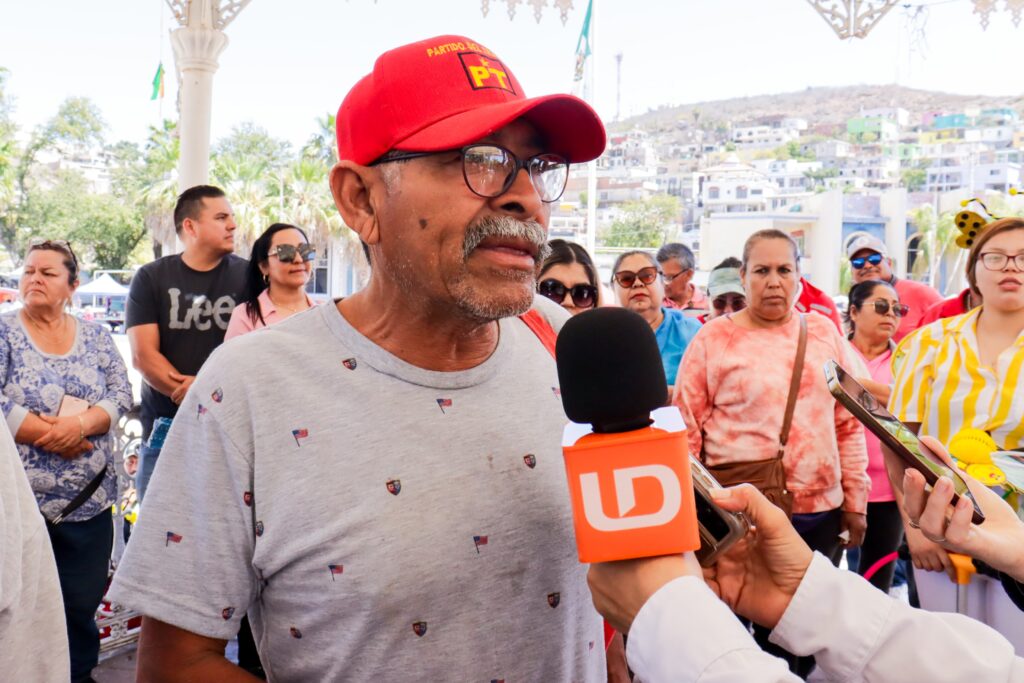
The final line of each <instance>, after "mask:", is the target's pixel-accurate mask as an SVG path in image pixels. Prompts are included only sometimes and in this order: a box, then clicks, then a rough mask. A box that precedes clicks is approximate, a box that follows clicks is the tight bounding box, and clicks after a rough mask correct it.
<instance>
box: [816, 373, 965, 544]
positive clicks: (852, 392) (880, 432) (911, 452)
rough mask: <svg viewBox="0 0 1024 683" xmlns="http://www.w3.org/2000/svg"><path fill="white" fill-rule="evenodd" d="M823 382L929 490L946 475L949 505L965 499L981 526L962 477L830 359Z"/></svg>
mask: <svg viewBox="0 0 1024 683" xmlns="http://www.w3.org/2000/svg"><path fill="white" fill-rule="evenodd" d="M825 379H826V380H827V381H828V389H829V391H831V392H832V395H833V396H835V397H836V400H837V401H839V402H840V403H841V404H842V405H843V407H844V408H846V409H847V410H849V411H850V412H851V413H853V416H854V417H855V418H857V419H858V420H859V421H860V422H861V424H863V425H864V426H865V427H867V428H868V429H869V430H871V433H872V434H874V435H875V436H877V437H878V439H879V441H881V442H882V443H883V444H885V445H886V446H887V447H888V448H889V450H891V451H892V452H893V453H895V454H896V455H898V456H899V458H900V459H901V460H902V461H903V462H904V463H905V464H906V465H907V467H913V468H914V469H915V470H917V471H918V472H920V473H921V474H923V475H924V479H925V481H926V482H927V483H928V486H929V487H931V486H933V485H934V484H935V482H936V481H938V480H939V477H941V476H942V475H946V476H947V477H949V478H950V479H951V480H952V481H953V490H954V493H953V501H952V504H953V505H956V503H957V502H958V501H959V500H960V498H961V497H964V496H966V497H967V499H968V500H970V501H971V504H972V505H973V506H974V516H973V520H974V523H975V524H981V523H982V522H984V521H985V514H984V513H983V512H982V511H981V508H980V507H978V501H976V500H974V496H972V495H971V491H970V489H968V488H967V483H966V482H965V481H964V480H963V477H961V476H960V474H959V473H957V471H956V470H954V469H951V468H950V467H949V466H948V465H946V463H944V462H942V460H940V459H939V457H938V456H937V455H935V454H934V453H932V452H931V451H930V450H928V447H927V446H925V445H924V444H923V443H921V441H920V439H918V438H917V435H916V434H914V432H912V431H910V429H909V428H908V427H907V426H906V425H905V424H903V423H902V422H900V421H899V420H897V419H896V418H895V417H893V415H892V413H890V412H889V411H888V410H886V409H885V406H883V405H882V404H881V403H879V402H878V400H877V399H876V398H875V397H874V395H873V394H872V393H871V392H870V391H868V390H867V389H865V388H864V387H862V386H861V385H860V382H858V381H857V380H855V379H854V378H853V377H851V376H850V375H849V373H847V372H846V371H845V370H843V368H841V367H840V366H839V364H838V363H836V362H835V361H834V360H830V361H828V362H826V363H825Z"/></svg>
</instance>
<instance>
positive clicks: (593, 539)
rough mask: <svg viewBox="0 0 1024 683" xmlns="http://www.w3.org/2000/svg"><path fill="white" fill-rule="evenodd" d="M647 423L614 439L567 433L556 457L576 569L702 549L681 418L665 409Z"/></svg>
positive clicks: (569, 429) (573, 427)
mask: <svg viewBox="0 0 1024 683" xmlns="http://www.w3.org/2000/svg"><path fill="white" fill-rule="evenodd" d="M651 417H652V418H653V424H652V425H651V426H649V427H645V428H642V429H637V430H630V431H627V432H620V433H615V434H608V433H604V434H595V433H593V432H592V430H591V428H590V425H583V424H577V423H569V425H567V426H566V429H565V433H564V435H563V441H562V452H563V454H564V456H565V469H566V475H567V479H568V482H569V494H570V497H571V499H572V508H573V523H574V526H575V529H576V547H577V549H578V551H579V558H580V561H581V562H607V561H610V560H623V559H629V558H634V557H652V556H655V555H668V554H671V553H681V552H685V551H687V550H696V549H697V548H699V547H700V534H699V529H698V526H697V519H696V509H695V506H694V493H693V481H692V480H691V478H690V465H689V454H688V450H687V440H686V427H685V425H684V423H683V420H682V416H681V415H680V414H679V410H678V409H677V408H674V407H668V408H662V409H660V410H656V411H654V412H653V413H651ZM634 463H635V464H634Z"/></svg>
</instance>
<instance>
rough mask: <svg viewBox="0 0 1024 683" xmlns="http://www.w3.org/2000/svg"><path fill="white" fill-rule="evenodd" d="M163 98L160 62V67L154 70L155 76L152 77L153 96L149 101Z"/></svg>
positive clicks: (162, 70) (162, 72)
mask: <svg viewBox="0 0 1024 683" xmlns="http://www.w3.org/2000/svg"><path fill="white" fill-rule="evenodd" d="M158 97H159V98H160V99H163V98H164V63H163V62H160V66H158V67H157V68H156V75H155V76H153V94H152V95H151V96H150V98H149V99H150V100H155V99H156V98H158Z"/></svg>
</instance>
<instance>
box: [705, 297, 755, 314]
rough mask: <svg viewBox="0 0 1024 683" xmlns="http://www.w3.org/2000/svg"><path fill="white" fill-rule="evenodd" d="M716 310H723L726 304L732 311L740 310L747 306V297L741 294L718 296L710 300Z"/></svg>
mask: <svg viewBox="0 0 1024 683" xmlns="http://www.w3.org/2000/svg"><path fill="white" fill-rule="evenodd" d="M711 305H712V306H714V307H715V310H716V311H724V310H725V308H726V306H728V307H729V308H731V309H732V310H734V311H742V310H743V309H744V308H746V307H747V298H746V297H743V296H730V297H724V296H720V297H718V298H716V299H715V300H714V301H712V302H711Z"/></svg>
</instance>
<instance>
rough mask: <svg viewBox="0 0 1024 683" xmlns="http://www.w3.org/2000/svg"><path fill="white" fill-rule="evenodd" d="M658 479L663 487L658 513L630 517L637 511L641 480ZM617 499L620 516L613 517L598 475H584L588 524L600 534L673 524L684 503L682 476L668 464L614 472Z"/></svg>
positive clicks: (584, 494)
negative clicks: (638, 489) (609, 513)
mask: <svg viewBox="0 0 1024 683" xmlns="http://www.w3.org/2000/svg"><path fill="white" fill-rule="evenodd" d="M642 478H651V479H656V480H657V481H658V484H659V485H660V486H661V492H662V496H663V498H662V503H661V507H660V508H659V509H658V510H657V511H656V512H650V513H647V514H643V515H635V516H632V517H627V516H626V515H628V514H629V513H630V512H631V511H632V510H633V509H634V508H636V487H635V486H634V482H635V480H637V479H642ZM613 479H614V481H615V496H616V502H617V503H618V508H619V509H618V517H609V516H608V515H606V514H605V512H604V505H603V504H602V503H601V483H600V480H599V477H598V474H597V472H586V473H584V474H581V475H580V489H581V491H582V494H583V495H582V498H583V514H584V515H585V516H586V518H587V523H588V524H590V526H592V527H593V528H594V529H596V530H598V531H625V530H627V529H642V528H644V527H651V526H662V525H664V524H668V523H669V522H671V521H672V520H673V519H674V518H675V516H676V515H678V514H679V509H680V506H681V503H682V500H683V492H682V489H681V488H680V486H679V477H677V476H676V473H675V471H674V470H673V469H671V468H670V467H668V466H666V465H641V466H639V467H628V468H625V469H620V470H615V471H614V472H613Z"/></svg>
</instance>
